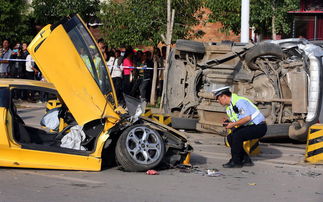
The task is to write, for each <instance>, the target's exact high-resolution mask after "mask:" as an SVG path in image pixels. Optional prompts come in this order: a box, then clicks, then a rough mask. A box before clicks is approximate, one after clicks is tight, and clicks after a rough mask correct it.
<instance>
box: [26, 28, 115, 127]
mask: <svg viewBox="0 0 323 202" xmlns="http://www.w3.org/2000/svg"><path fill="white" fill-rule="evenodd" d="M48 32H50V26H46V27H45V28H43V30H42V31H41V32H40V33H39V34H38V35H37V37H36V38H35V39H36V41H33V42H32V43H31V44H30V45H29V46H28V51H29V52H30V54H31V55H32V57H33V59H34V60H35V61H36V63H37V65H38V66H39V68H40V70H41V72H42V73H43V74H44V76H45V78H46V80H48V81H49V82H51V83H53V84H54V86H55V88H56V89H57V91H58V92H59V94H60V96H61V97H62V99H63V100H64V102H65V104H66V105H67V106H68V108H69V110H70V111H71V112H72V114H73V116H74V118H75V119H76V121H77V123H78V124H79V125H84V124H85V123H87V122H89V121H91V120H95V119H100V118H102V117H104V116H105V115H108V116H109V117H113V118H114V119H115V120H114V121H117V120H118V119H119V117H118V115H117V114H116V113H115V112H114V110H113V106H112V105H111V104H110V103H107V101H106V97H105V96H104V95H103V94H102V92H101V90H100V88H99V87H98V85H97V83H96V82H95V81H94V79H93V78H92V76H91V74H90V72H89V71H88V69H87V68H86V65H85V63H84V62H83V60H82V58H81V56H80V54H79V53H78V51H77V50H76V48H75V46H74V44H73V42H72V41H71V39H70V37H69V36H68V35H67V33H66V30H65V29H64V27H63V25H58V26H57V27H56V28H55V29H54V30H53V31H51V33H50V35H49V36H48V34H45V35H44V37H41V35H42V33H48ZM46 36H47V37H46ZM41 38H43V39H42V40H40V39H41ZM106 103H107V104H106Z"/></svg>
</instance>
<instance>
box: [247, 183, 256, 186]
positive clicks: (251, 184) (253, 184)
mask: <svg viewBox="0 0 323 202" xmlns="http://www.w3.org/2000/svg"><path fill="white" fill-rule="evenodd" d="M248 185H250V186H256V185H257V184H256V183H248Z"/></svg>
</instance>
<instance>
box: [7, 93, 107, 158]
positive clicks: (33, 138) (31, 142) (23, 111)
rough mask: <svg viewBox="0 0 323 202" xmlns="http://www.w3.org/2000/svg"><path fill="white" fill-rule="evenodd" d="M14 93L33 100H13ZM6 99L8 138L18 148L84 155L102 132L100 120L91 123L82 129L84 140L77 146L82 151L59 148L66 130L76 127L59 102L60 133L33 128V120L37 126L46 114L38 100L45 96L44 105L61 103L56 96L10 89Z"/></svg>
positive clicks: (44, 107) (38, 127)
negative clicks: (17, 144) (7, 103)
mask: <svg viewBox="0 0 323 202" xmlns="http://www.w3.org/2000/svg"><path fill="white" fill-rule="evenodd" d="M17 93H18V94H21V95H25V96H28V95H30V94H33V96H32V97H33V100H30V99H28V97H27V98H23V100H21V99H16V98H15V97H14V95H16V94H17ZM10 95H11V96H10V104H9V110H8V113H10V115H11V117H12V118H11V120H12V137H13V138H14V140H15V141H16V142H17V143H19V144H21V146H22V148H25V149H33V150H42V151H51V152H59V153H69V154H78V155H88V154H89V153H91V152H92V151H94V149H95V144H96V138H97V137H98V136H99V134H101V132H102V130H103V124H102V121H101V120H94V121H91V122H89V123H87V124H85V125H84V127H83V131H84V133H85V135H86V138H85V139H84V141H83V142H82V143H81V145H82V146H83V147H84V148H85V149H86V150H85V151H83V150H75V149H70V148H64V147H61V146H60V145H61V139H62V138H63V136H64V135H66V134H67V133H68V132H69V130H70V128H71V127H73V126H75V125H77V123H76V121H75V119H74V118H73V116H72V114H71V113H70V112H69V111H68V108H67V106H66V105H65V104H64V103H63V102H62V101H61V103H62V105H61V106H60V107H59V113H58V118H59V119H60V120H63V121H60V124H64V128H63V129H62V130H56V131H54V130H50V129H48V128H45V127H44V126H41V124H39V125H35V124H34V123H35V122H36V121H35V120H38V121H37V122H38V123H40V121H41V119H42V117H43V116H44V115H45V114H46V111H50V110H48V109H47V108H46V102H44V103H41V101H40V99H41V98H40V96H44V95H46V96H45V100H46V101H48V100H53V99H59V100H61V99H60V98H59V95H58V94H57V92H55V93H53V92H52V90H51V91H46V89H43V88H42V89H40V88H38V89H33V90H30V89H23V88H20V89H18V88H14V89H11V92H10ZM43 101H44V100H43ZM36 103H37V104H36ZM47 106H48V105H47ZM37 111H39V112H37ZM35 114H36V116H35ZM31 120H32V121H31Z"/></svg>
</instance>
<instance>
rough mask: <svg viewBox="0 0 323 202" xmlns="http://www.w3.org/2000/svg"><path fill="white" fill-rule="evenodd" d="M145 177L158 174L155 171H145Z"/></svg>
mask: <svg viewBox="0 0 323 202" xmlns="http://www.w3.org/2000/svg"><path fill="white" fill-rule="evenodd" d="M146 174H147V175H159V173H158V172H157V171H156V170H147V172H146Z"/></svg>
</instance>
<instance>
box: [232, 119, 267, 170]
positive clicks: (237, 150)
mask: <svg viewBox="0 0 323 202" xmlns="http://www.w3.org/2000/svg"><path fill="white" fill-rule="evenodd" d="M266 132H267V125H266V124H259V125H251V126H240V127H239V128H236V129H234V130H233V132H232V133H231V134H229V135H228V137H227V139H228V142H229V144H230V147H231V156H232V160H233V162H234V163H237V164H241V163H242V160H243V158H246V157H247V158H248V157H249V156H248V154H247V153H246V151H245V150H244V149H243V142H244V141H246V140H252V139H257V138H261V137H263V136H264V135H265V134H266Z"/></svg>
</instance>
